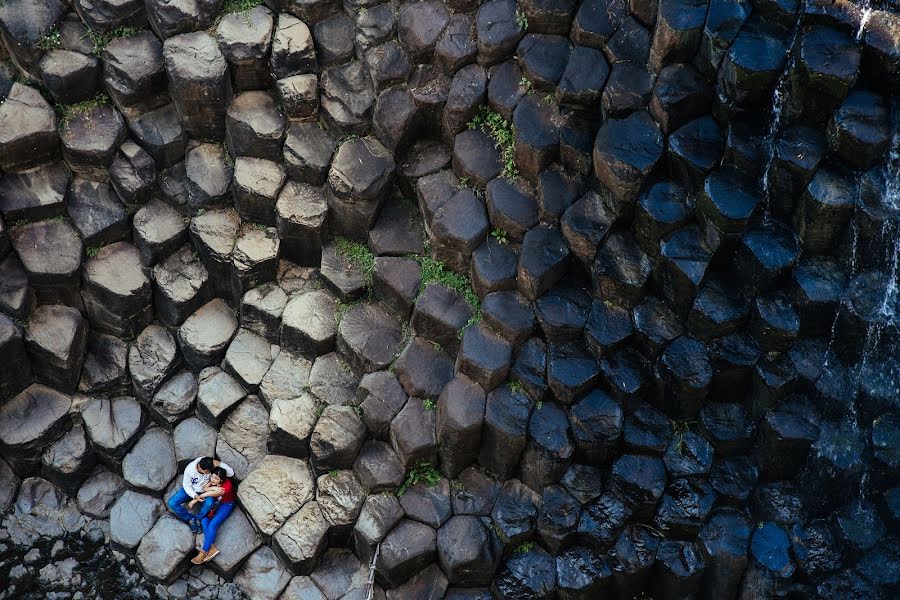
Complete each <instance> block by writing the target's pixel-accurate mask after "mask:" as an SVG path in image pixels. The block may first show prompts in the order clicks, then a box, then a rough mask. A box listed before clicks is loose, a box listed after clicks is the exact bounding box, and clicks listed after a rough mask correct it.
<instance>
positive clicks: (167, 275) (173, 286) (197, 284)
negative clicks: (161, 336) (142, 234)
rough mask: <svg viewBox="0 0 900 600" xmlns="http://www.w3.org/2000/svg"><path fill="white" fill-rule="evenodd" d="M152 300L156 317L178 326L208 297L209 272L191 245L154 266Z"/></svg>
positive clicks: (170, 324)
mask: <svg viewBox="0 0 900 600" xmlns="http://www.w3.org/2000/svg"><path fill="white" fill-rule="evenodd" d="M153 283H154V286H153V303H154V306H155V307H156V314H157V316H158V317H159V320H160V321H162V322H163V323H164V324H165V325H168V326H169V327H178V326H179V325H181V324H182V323H184V320H185V319H187V318H188V317H189V316H190V315H191V314H193V313H194V312H195V311H196V310H197V309H199V308H200V307H201V306H202V305H203V304H205V303H206V302H207V301H208V300H209V299H210V298H209V296H210V285H209V273H208V272H207V270H206V267H205V266H203V263H202V262H201V261H200V258H199V256H197V255H196V254H195V253H194V252H193V250H192V249H191V246H190V245H187V244H186V245H184V246H182V247H181V249H179V250H178V251H177V252H175V253H174V254H172V255H171V256H169V257H168V258H167V259H165V260H164V261H163V262H161V263H160V264H158V265H156V266H155V267H154V268H153Z"/></svg>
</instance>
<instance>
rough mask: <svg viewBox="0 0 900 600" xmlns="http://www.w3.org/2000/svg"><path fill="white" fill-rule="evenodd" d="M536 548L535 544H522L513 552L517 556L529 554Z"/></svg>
mask: <svg viewBox="0 0 900 600" xmlns="http://www.w3.org/2000/svg"><path fill="white" fill-rule="evenodd" d="M533 548H534V542H522V543H521V544H519V545H518V546H516V547H515V548H513V552H515V553H516V554H528V553H529V552H531V550H532V549H533Z"/></svg>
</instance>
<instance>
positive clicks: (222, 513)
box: [200, 498, 234, 552]
mask: <svg viewBox="0 0 900 600" xmlns="http://www.w3.org/2000/svg"><path fill="white" fill-rule="evenodd" d="M213 503H214V501H213V499H212V498H207V499H206V500H205V501H204V502H203V507H202V508H201V509H200V514H201V515H202V520H201V521H200V522H201V523H202V524H203V551H204V552H209V549H210V547H211V546H212V545H213V544H215V543H216V532H217V531H218V529H219V526H220V525H221V524H222V523H224V522H225V519H227V518H228V515H230V514H231V511H232V510H234V502H222V503H221V504H219V507H218V508H216V512H215V514H214V515H213V516H212V518H210V517H209V516H208V515H209V511H210V510H211V509H212V506H209V507H207V504H210V505H212V504H213Z"/></svg>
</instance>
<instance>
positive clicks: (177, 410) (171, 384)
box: [148, 371, 198, 427]
mask: <svg viewBox="0 0 900 600" xmlns="http://www.w3.org/2000/svg"><path fill="white" fill-rule="evenodd" d="M197 390H198V385H197V378H196V377H195V376H194V374H193V373H190V372H188V371H183V372H181V373H179V374H178V375H175V376H174V377H172V378H170V379H169V380H168V381H166V382H165V383H164V384H162V385H161V386H160V387H159V390H158V391H157V392H156V394H154V395H153V400H152V401H151V402H150V404H149V406H148V408H149V409H150V414H151V416H152V417H153V419H154V420H155V421H156V422H157V423H160V424H161V425H168V426H170V427H171V426H173V425H175V424H177V423H178V422H179V421H180V420H182V419H184V418H185V417H187V416H188V414H189V411H191V409H193V407H194V400H195V399H196V398H197Z"/></svg>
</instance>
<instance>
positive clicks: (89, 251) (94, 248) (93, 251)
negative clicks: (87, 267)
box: [84, 246, 100, 258]
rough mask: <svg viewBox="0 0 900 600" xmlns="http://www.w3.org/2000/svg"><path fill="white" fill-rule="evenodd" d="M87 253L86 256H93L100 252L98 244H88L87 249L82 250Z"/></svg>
mask: <svg viewBox="0 0 900 600" xmlns="http://www.w3.org/2000/svg"><path fill="white" fill-rule="evenodd" d="M84 253H85V254H87V257H88V258H95V257H96V256H97V255H98V254H99V253H100V247H99V246H90V247H88V249H87V250H85V251H84Z"/></svg>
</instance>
